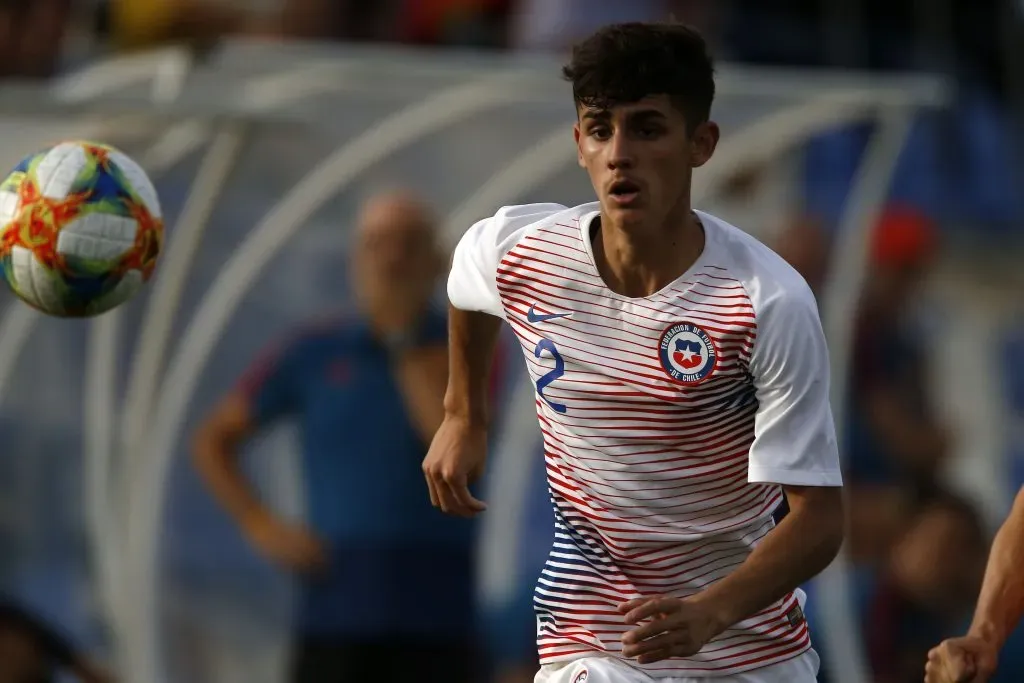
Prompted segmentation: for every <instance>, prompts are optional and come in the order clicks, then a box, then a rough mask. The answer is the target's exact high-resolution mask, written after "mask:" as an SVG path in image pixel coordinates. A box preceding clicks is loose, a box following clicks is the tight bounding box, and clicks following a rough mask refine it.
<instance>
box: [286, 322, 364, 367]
mask: <svg viewBox="0 0 1024 683" xmlns="http://www.w3.org/2000/svg"><path fill="white" fill-rule="evenodd" d="M364 326H365V325H364V323H363V320H362V318H361V316H359V314H358V313H357V312H356V311H354V310H342V311H332V312H329V313H323V314H321V315H317V316H313V317H311V318H307V319H305V320H303V321H302V322H299V323H298V324H296V325H295V326H294V327H292V328H291V329H289V330H288V331H286V332H285V333H283V334H282V335H280V336H279V337H278V338H277V339H276V340H275V341H273V342H271V349H272V350H276V351H277V356H278V357H280V358H286V357H297V356H307V355H309V354H313V353H317V352H320V351H325V350H330V349H331V348H333V347H337V346H339V345H343V344H345V343H346V342H347V341H349V340H351V339H352V338H353V337H355V336H358V335H359V334H360V331H361V329H362V328H363V327H364Z"/></svg>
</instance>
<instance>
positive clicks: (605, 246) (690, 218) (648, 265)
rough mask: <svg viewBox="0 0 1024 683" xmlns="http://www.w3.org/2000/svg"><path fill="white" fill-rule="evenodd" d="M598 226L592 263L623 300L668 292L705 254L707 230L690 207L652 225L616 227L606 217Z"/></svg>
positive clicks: (594, 237) (610, 287) (594, 238)
mask: <svg viewBox="0 0 1024 683" xmlns="http://www.w3.org/2000/svg"><path fill="white" fill-rule="evenodd" d="M598 226H599V227H598V229H597V231H596V234H593V235H592V237H593V242H592V244H593V250H594V262H595V264H596V265H597V270H598V272H599V273H600V274H601V277H602V279H603V280H604V283H605V285H607V286H608V288H609V289H611V290H612V291H613V292H615V293H616V294H621V295H623V296H628V297H644V296H650V295H651V294H654V293H655V292H658V291H660V290H662V289H664V288H665V287H666V286H668V285H669V284H671V283H672V282H674V281H675V280H677V279H678V278H679V277H680V276H681V275H683V273H685V272H686V271H687V270H689V269H690V267H691V266H692V265H693V264H694V262H695V261H696V260H697V259H698V258H699V257H700V255H701V252H703V251H704V228H703V226H701V223H700V221H699V220H698V218H697V216H696V215H695V214H694V213H693V212H692V211H691V210H690V207H689V205H687V206H686V207H685V211H676V212H673V213H672V214H671V215H670V216H669V217H667V218H666V220H664V221H661V222H659V223H658V224H654V225H647V226H644V225H638V224H630V225H617V224H616V223H615V222H613V221H611V220H609V219H608V218H607V217H606V216H604V215H603V214H602V216H601V217H600V219H599V223H598Z"/></svg>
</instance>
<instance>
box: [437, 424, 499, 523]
mask: <svg viewBox="0 0 1024 683" xmlns="http://www.w3.org/2000/svg"><path fill="white" fill-rule="evenodd" d="M486 459H487V430H486V429H485V428H483V427H480V426H474V425H473V424H471V423H470V422H469V421H468V420H465V419H462V418H459V417H454V416H450V415H449V416H445V418H444V422H442V423H441V427H440V428H439V429H438V430H437V433H436V434H434V440H433V442H432V443H431V444H430V450H429V451H428V452H427V457H426V458H425V459H424V460H423V474H424V475H425V476H426V478H427V488H429V489H430V503H431V504H432V505H433V506H434V507H439V508H441V509H442V510H443V511H445V512H447V513H448V514H450V515H457V516H459V517H473V516H474V515H476V514H478V513H480V512H483V511H484V510H486V509H487V505H486V504H485V503H484V502H483V501H480V500H477V499H476V498H474V497H473V494H472V493H470V491H469V485H470V484H472V483H473V482H475V481H476V480H477V479H479V478H480V475H482V474H483V472H484V463H485V461H486Z"/></svg>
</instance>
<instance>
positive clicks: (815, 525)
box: [696, 486, 843, 630]
mask: <svg viewBox="0 0 1024 683" xmlns="http://www.w3.org/2000/svg"><path fill="white" fill-rule="evenodd" d="M784 489H785V491H786V496H787V498H788V500H789V513H788V514H787V515H786V517H785V518H784V519H783V520H782V522H780V523H779V526H778V527H777V528H775V529H774V530H773V531H772V532H771V533H769V534H768V535H767V536H765V538H764V540H763V541H761V543H759V544H758V546H757V547H756V548H755V549H754V552H752V553H751V554H750V557H748V558H747V561H746V562H744V563H743V564H742V565H741V566H740V567H739V568H738V569H737V570H736V571H735V572H733V573H732V574H730V575H729V576H727V577H726V578H724V579H722V580H721V581H719V582H718V583H716V584H714V585H713V586H711V587H710V588H708V589H707V590H706V591H704V593H702V594H701V595H699V596H698V597H697V599H696V601H697V602H701V603H704V604H705V605H706V606H707V608H708V610H709V611H710V613H711V614H712V615H713V616H714V619H715V622H716V623H717V625H718V627H720V628H721V629H723V630H724V629H726V628H729V627H730V626H732V625H733V624H736V623H739V622H740V621H742V620H744V619H746V618H748V617H750V616H753V615H754V614H757V613H758V612H760V611H761V610H763V609H765V608H767V607H768V606H769V605H771V604H772V603H774V602H776V601H777V600H780V599H782V598H784V597H785V596H786V595H788V594H789V593H791V592H792V591H794V590H795V589H796V588H798V587H799V586H801V585H802V584H804V583H806V582H807V581H809V580H810V579H812V578H814V577H815V576H817V575H818V574H819V573H821V571H822V570H824V569H825V568H826V567H827V566H828V565H829V564H830V563H831V562H832V560H833V559H835V557H836V554H837V553H838V552H839V548H840V546H841V545H842V541H843V499H842V489H841V488H839V487H822V486H785V487H784Z"/></svg>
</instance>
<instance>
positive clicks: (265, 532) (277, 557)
mask: <svg viewBox="0 0 1024 683" xmlns="http://www.w3.org/2000/svg"><path fill="white" fill-rule="evenodd" d="M245 535H246V538H248V540H249V543H250V544H251V545H252V546H253V548H255V549H256V551H257V552H259V553H260V554H261V555H263V556H264V557H265V558H267V559H268V560H270V561H271V562H273V563H274V564H276V565H277V566H279V567H281V568H282V569H285V570H286V571H289V572H295V573H298V574H316V573H319V572H321V571H323V570H324V569H326V567H327V565H328V559H327V558H328V554H327V548H326V546H325V544H324V543H323V542H322V541H321V540H320V539H318V538H317V537H316V536H315V535H313V533H312V532H311V531H310V530H309V529H307V528H306V527H304V526H302V525H299V524H293V523H290V522H286V521H283V520H281V519H278V518H277V517H274V516H273V515H259V516H257V517H256V518H254V519H253V520H252V521H251V522H249V523H247V524H246V527H245Z"/></svg>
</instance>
